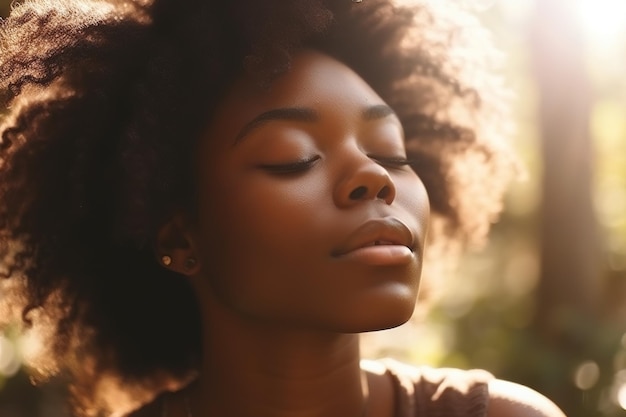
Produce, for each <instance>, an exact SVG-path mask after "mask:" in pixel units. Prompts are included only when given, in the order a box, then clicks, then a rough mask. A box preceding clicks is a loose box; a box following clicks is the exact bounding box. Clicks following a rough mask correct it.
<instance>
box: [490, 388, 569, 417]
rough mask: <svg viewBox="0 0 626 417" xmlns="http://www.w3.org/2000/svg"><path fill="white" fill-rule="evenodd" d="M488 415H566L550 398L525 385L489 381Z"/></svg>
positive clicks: (532, 416)
mask: <svg viewBox="0 0 626 417" xmlns="http://www.w3.org/2000/svg"><path fill="white" fill-rule="evenodd" d="M488 387H489V406H488V408H487V417H565V414H563V412H562V411H561V410H560V409H559V408H558V407H557V406H556V405H555V404H554V403H553V402H552V401H550V400H549V399H548V398H546V397H544V396H543V395H541V394H539V393H538V392H537V391H535V390H533V389H531V388H528V387H526V386H524V385H519V384H515V383H513V382H508V381H503V380H500V379H492V380H491V381H489V384H488Z"/></svg>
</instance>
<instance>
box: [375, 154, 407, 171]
mask: <svg viewBox="0 0 626 417" xmlns="http://www.w3.org/2000/svg"><path fill="white" fill-rule="evenodd" d="M369 157H370V158H371V159H372V160H374V161H376V162H377V163H378V164H380V165H381V166H383V167H385V168H402V167H405V166H408V165H411V164H412V163H413V162H414V161H413V160H411V159H408V158H406V157H404V156H400V157H396V156H392V157H385V156H377V155H369Z"/></svg>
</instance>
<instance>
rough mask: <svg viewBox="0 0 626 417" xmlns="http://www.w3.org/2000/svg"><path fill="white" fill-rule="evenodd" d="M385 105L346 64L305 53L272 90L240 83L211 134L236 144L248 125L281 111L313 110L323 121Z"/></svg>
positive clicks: (250, 82)
mask: <svg viewBox="0 0 626 417" xmlns="http://www.w3.org/2000/svg"><path fill="white" fill-rule="evenodd" d="M383 103H384V102H383V100H382V99H381V98H380V97H379V96H378V94H376V92H374V90H373V89H372V88H371V87H370V86H369V85H368V84H367V83H366V82H365V81H364V80H363V79H361V78H360V77H359V76H358V75H357V74H356V73H355V72H354V71H353V70H351V69H350V68H348V67H347V66H346V65H344V64H343V63H341V62H339V61H337V60H336V59H334V58H332V57H330V56H328V55H325V54H322V53H319V52H316V51H302V52H300V53H298V54H297V55H295V56H294V58H293V60H292V65H291V68H290V69H289V71H287V72H286V73H284V74H282V75H280V76H279V77H278V78H276V79H275V80H274V81H273V82H272V83H271V84H270V85H269V86H266V87H262V86H260V85H258V83H257V82H256V81H255V80H253V79H252V78H250V77H242V78H240V79H239V80H237V81H236V82H235V84H234V86H233V87H232V89H231V90H230V91H229V93H228V94H227V95H226V97H225V98H224V100H223V102H222V103H221V105H220V106H219V107H218V109H217V111H216V113H215V115H214V117H213V122H212V123H211V126H209V129H208V130H209V132H208V133H209V136H212V137H214V136H215V135H217V136H218V137H220V138H230V139H233V140H234V138H235V137H236V135H237V132H238V129H240V128H241V127H242V126H244V125H245V124H246V123H247V122H248V121H250V120H252V119H253V118H254V117H256V116H257V115H259V114H261V113H263V112H266V111H269V110H273V109H278V108H289V107H298V108H310V109H313V110H315V111H316V112H318V113H319V114H320V115H321V116H322V117H323V116H324V114H327V115H332V114H334V115H338V114H341V113H342V112H343V113H346V112H347V111H349V110H350V109H355V110H356V109H358V110H359V111H360V110H361V109H363V108H365V107H368V106H371V105H375V104H383Z"/></svg>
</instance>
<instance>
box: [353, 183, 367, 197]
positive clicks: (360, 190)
mask: <svg viewBox="0 0 626 417" xmlns="http://www.w3.org/2000/svg"><path fill="white" fill-rule="evenodd" d="M365 194H367V187H365V186H360V187H357V188H355V189H354V190H352V192H351V193H350V200H360V199H361V198H363V196H365Z"/></svg>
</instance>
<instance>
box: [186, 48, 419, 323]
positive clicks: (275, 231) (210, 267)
mask: <svg viewBox="0 0 626 417" xmlns="http://www.w3.org/2000/svg"><path fill="white" fill-rule="evenodd" d="M405 159H406V154H405V148H404V141H403V131H402V126H401V125H400V122H399V121H398V119H397V117H396V116H395V115H394V113H393V111H391V109H389V108H388V107H387V106H386V104H385V103H384V101H383V100H382V99H381V98H380V97H379V96H378V95H377V94H376V93H375V92H374V91H373V90H372V89H371V88H370V87H369V86H368V85H367V84H366V83H365V82H364V81H363V80H362V79H361V78H360V77H359V76H358V75H356V74H355V73H354V72H353V71H352V70H350V69H349V68H348V67H346V66H345V65H343V64H342V63H340V62H338V61H336V60H334V59H333V58H330V57H329V56H326V55H323V54H320V53H317V52H313V51H307V52H302V53H300V54H299V55H297V56H296V57H295V58H294V60H293V64H292V68H291V70H290V71H289V72H287V73H286V74H284V75H282V76H281V77H279V78H278V79H276V80H275V81H274V82H273V83H272V84H271V86H270V88H269V89H267V88H265V89H263V88H260V87H257V86H256V84H254V83H253V82H252V81H251V80H249V79H241V80H239V81H238V82H237V83H236V85H235V86H234V88H233V89H232V90H231V91H230V93H229V94H228V95H227V97H226V98H225V100H224V102H223V103H222V105H221V106H220V108H219V109H218V111H217V114H216V117H215V118H214V122H212V124H211V125H210V126H209V128H208V131H207V135H206V137H205V138H204V139H203V140H202V141H201V143H200V145H199V149H198V153H197V155H196V164H197V172H198V185H199V202H198V204H199V207H198V219H197V224H196V227H197V228H196V231H195V232H194V240H195V247H196V249H197V251H198V254H197V255H198V258H199V260H200V262H201V265H202V275H203V279H206V280H207V281H208V282H209V284H210V285H209V287H208V288H209V291H211V292H213V294H212V296H211V297H210V298H212V299H214V300H218V301H217V302H218V303H220V305H221V307H222V308H224V309H226V310H228V311H230V312H231V313H232V314H235V315H238V316H240V317H242V318H248V319H253V320H255V321H259V320H260V321H261V322H265V323H267V324H272V323H275V324H278V325H281V326H285V325H286V326H291V325H293V326H296V327H297V328H300V329H302V328H310V329H317V330H325V331H336V332H360V331H368V330H376V329H380V328H387V327H392V326H397V325H399V324H401V323H403V322H404V321H406V320H407V319H408V318H409V317H410V315H411V313H412V311H413V307H414V303H415V299H416V296H417V291H418V286H419V278H420V270H421V262H422V251H423V245H424V238H425V233H426V228H427V222H428V214H429V205H428V198H427V195H426V192H425V189H424V187H423V185H422V182H421V181H420V179H419V178H418V177H417V175H416V174H415V173H414V171H413V170H412V169H411V168H410V167H408V166H407V165H405V164H404V163H403V161H404V160H405ZM200 297H201V299H202V294H201V295H200Z"/></svg>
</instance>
